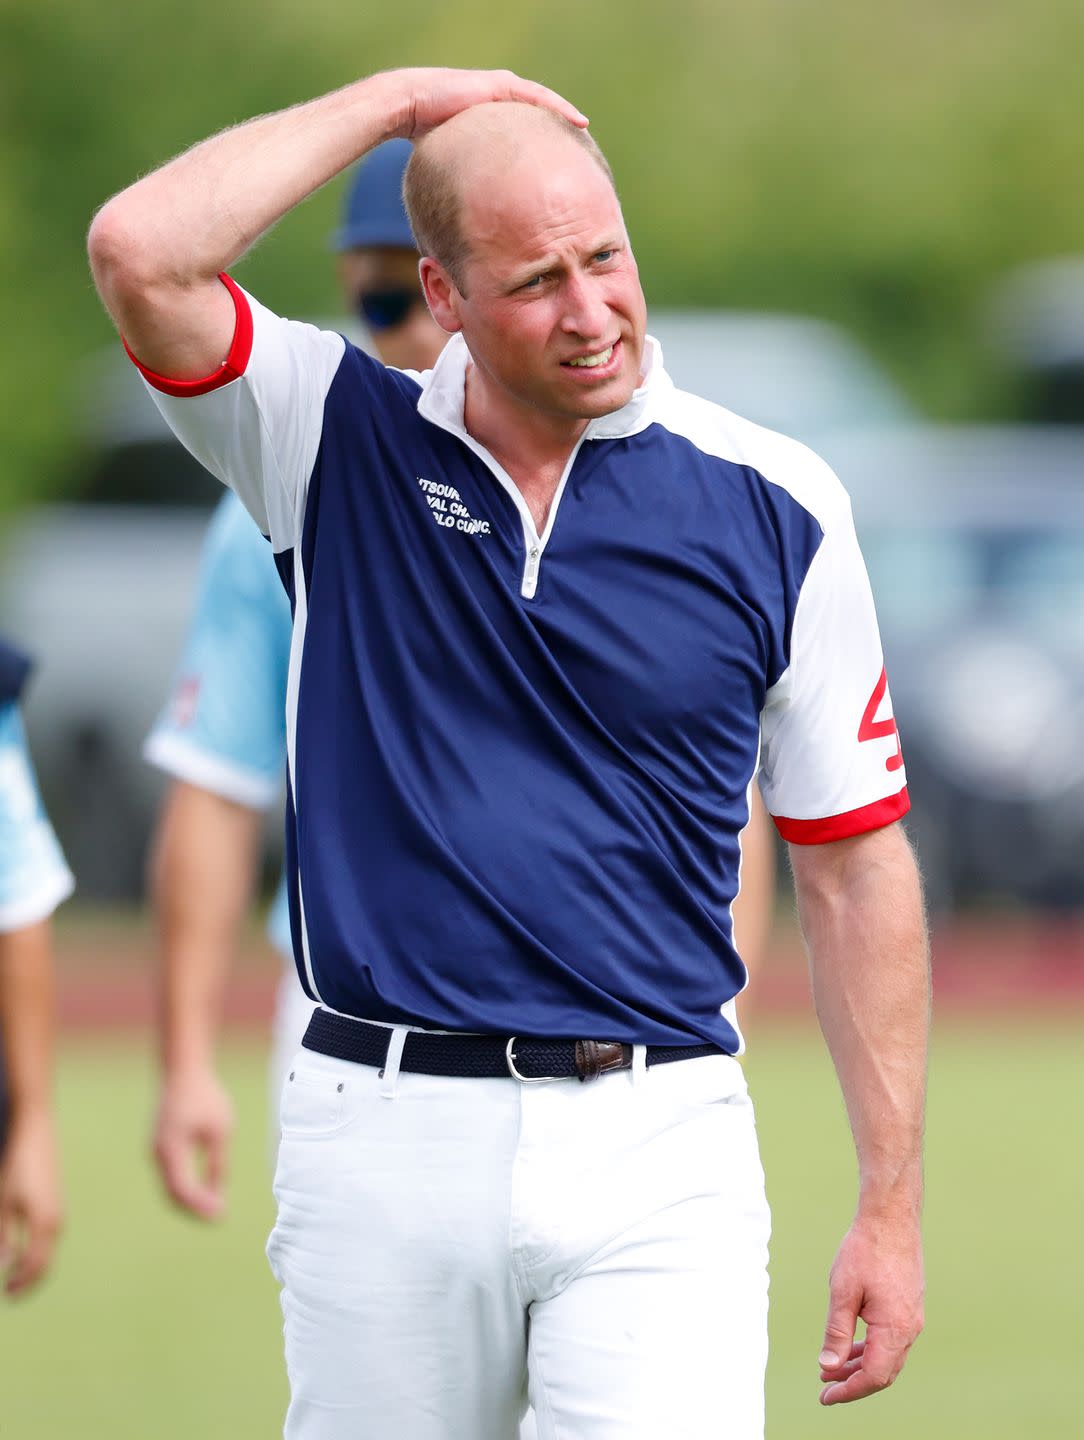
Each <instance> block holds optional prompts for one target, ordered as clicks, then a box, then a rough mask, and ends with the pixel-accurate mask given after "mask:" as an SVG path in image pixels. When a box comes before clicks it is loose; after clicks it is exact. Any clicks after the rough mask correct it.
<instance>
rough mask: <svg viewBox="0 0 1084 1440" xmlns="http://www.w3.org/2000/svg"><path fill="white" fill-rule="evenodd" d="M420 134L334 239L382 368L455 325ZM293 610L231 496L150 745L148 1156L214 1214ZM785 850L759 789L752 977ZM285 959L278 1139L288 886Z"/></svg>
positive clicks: (361, 177)
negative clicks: (237, 966) (424, 192)
mask: <svg viewBox="0 0 1084 1440" xmlns="http://www.w3.org/2000/svg"><path fill="white" fill-rule="evenodd" d="M410 151H411V145H410V142H409V141H407V140H390V141H388V142H386V143H385V144H384V145H381V146H379V147H378V148H377V149H376V150H374V151H372V152H371V153H370V154H369V155H367V156H366V157H365V159H364V160H363V161H362V162H361V163H360V164H359V165H358V166H357V168H356V170H355V172H354V174H353V176H352V178H351V181H350V184H349V186H348V188H347V192H346V196H345V204H344V210H343V216H342V225H341V226H340V228H339V229H338V230H337V231H336V232H335V234H334V236H333V237H332V243H333V245H334V248H335V250H336V251H337V270H338V276H339V282H340V286H341V291H342V297H343V302H344V305H345V307H346V308H347V310H349V311H351V312H353V313H356V314H357V315H358V317H359V318H360V320H361V321H362V323H363V324H364V326H365V328H366V331H367V333H368V335H369V337H370V340H371V342H372V346H373V349H374V350H375V352H376V354H377V355H378V356H379V358H380V359H381V360H382V361H383V362H384V364H386V365H393V366H395V367H396V368H398V369H404V370H417V371H422V370H429V369H431V368H432V366H433V365H434V364H435V362H436V359H437V356H438V355H439V354H440V352H441V350H442V349H443V346H444V344H445V341H446V340H447V338H448V337H447V335H446V334H445V332H444V331H443V330H441V329H440V327H439V326H438V325H437V324H436V322H435V321H434V319H433V318H432V316H431V315H430V313H429V309H428V307H427V305H426V303H425V297H424V295H423V293H422V289H421V285H420V283H419V280H418V259H419V256H418V253H417V250H416V249H415V245H414V237H413V235H412V234H411V230H410V222H409V220H408V219H407V215H406V211H405V209H404V208H403V201H402V193H401V192H402V179H403V171H404V170H405V168H406V163H407V160H408V159H409V157H410ZM290 630H291V620H290V607H289V603H288V601H287V598H286V593H285V591H284V590H283V587H282V582H281V580H280V578H279V575H278V572H277V571H276V569H275V562H274V556H273V555H272V552H271V547H270V545H269V544H268V542H267V540H266V539H265V538H264V537H263V536H262V535H261V534H260V532H259V530H258V529H257V527H256V526H255V524H254V523H253V521H252V520H251V518H250V517H249V515H248V512H247V511H246V510H245V509H244V507H243V505H242V504H241V502H240V501H239V500H238V499H237V497H236V496H235V495H234V494H233V493H232V492H228V493H227V494H226V495H225V496H224V498H223V499H222V501H221V502H220V504H219V507H218V510H217V512H216V514H215V518H214V520H213V521H212V524H211V527H210V530H209V532H208V536H207V541H206V544H205V548H204V555H203V560H202V565H201V571H200V578H199V586H198V592H197V598H196V604H195V610H194V616H193V621H192V625H191V628H190V632H189V637H188V641H187V645H186V648H185V652H184V655H183V658H182V660H181V663H180V666H179V669H178V674H177V680H176V684H175V687H174V692H173V695H172V697H171V699H170V701H169V703H168V704H167V706H166V707H165V709H164V710H163V712H162V715H161V716H160V718H159V720H158V722H157V723H156V725H155V727H154V730H153V731H152V732H151V734H150V736H149V737H148V739H147V744H146V749H145V754H146V757H147V759H148V760H149V761H150V762H151V763H152V764H153V765H155V766H157V767H158V768H159V769H161V770H162V771H164V772H165V773H166V774H167V775H169V776H170V777H171V784H170V786H169V789H168V791H167V793H166V796H165V799H164V802H163V805H162V809H161V813H160V817H159V822H158V827H157V833H156V837H155V843H154V850H153V861H152V867H151V893H152V903H153V907H154V912H155V917H156V922H157V927H158V935H159V951H160V957H161V962H160V963H161V979H160V997H159V1009H158V1020H159V1043H160V1061H161V1090H160V1096H159V1104H158V1112H157V1118H156V1123H155V1133H154V1154H155V1160H156V1163H157V1165H158V1169H159V1172H160V1174H161V1177H162V1180H163V1183H164V1184H165V1187H166V1189H167V1191H168V1193H169V1194H170V1196H171V1197H172V1198H173V1199H174V1200H175V1201H176V1202H177V1203H178V1204H180V1205H182V1206H183V1207H184V1208H185V1209H187V1210H190V1211H191V1212H192V1213H193V1214H195V1215H199V1216H201V1217H203V1218H205V1219H210V1218H213V1217H214V1216H216V1215H219V1214H220V1213H221V1211H222V1208H223V1205H224V1202H225V1179H226V1175H227V1171H228V1160H229V1146H230V1137H231V1135H232V1131H233V1111H232V1105H231V1103H230V1099H229V1096H228V1095H227V1093H226V1090H225V1087H224V1086H223V1085H222V1082H221V1080H220V1079H219V1077H218V1074H217V1071H216V1066H215V1058H214V1055H215V1038H216V1032H217V1028H218V1021H219V1015H220V1012H221V1006H222V995H223V989H224V985H225V981H226V976H227V974H228V971H229V967H230V963H231V960H232V957H233V956H234V955H235V954H236V951H237V947H238V942H239V938H240V931H241V926H242V924H243V922H244V919H245V916H246V914H247V913H248V910H249V907H250V905H251V902H252V897H253V890H254V886H255V880H256V876H257V874H258V868H259V859H260V840H261V832H262V815H263V812H264V811H265V810H266V809H267V808H268V807H269V806H270V805H272V804H273V803H274V802H275V800H276V799H277V797H278V795H279V791H280V788H281V782H282V775H283V770H284V765H285V757H286V675H287V668H288V664H289V653H290ZM774 883H775V847H774V842H773V838H772V834H771V830H770V825H769V821H768V816H767V812H766V811H765V809H764V804H763V801H762V800H761V799H760V796H759V793H758V792H757V791H756V790H755V789H754V791H753V792H752V807H751V818H750V823H749V826H748V829H747V831H746V834H745V836H744V837H743V844H742V867H741V890H740V893H739V895H738V898H737V900H736V901H735V905H734V925H735V934H736V936H737V939H738V942H739V946H740V950H741V954H742V957H743V959H744V960H745V962H746V965H747V967H748V968H749V969H750V970H751V971H755V970H756V969H757V968H759V964H760V957H761V954H762V951H763V949H764V945H765V943H766V938H767V934H768V931H769V928H770V924H771V909H772V899H773V894H774ZM268 933H269V936H270V939H271V943H272V944H273V946H274V947H275V949H276V951H277V952H278V953H279V954H280V955H281V956H282V958H283V962H284V969H283V976H282V980H281V982H280V984H279V988H278V995H277V1000H276V1007H275V1018H274V1027H273V1044H272V1054H271V1067H270V1096H271V1109H272V1133H273V1135H274V1137H275V1140H276V1142H277V1136H278V1103H279V1097H280V1095H281V1093H282V1084H283V1081H284V1079H285V1076H286V1072H287V1069H288V1067H289V1063H290V1059H291V1057H292V1056H293V1054H294V1052H295V1050H296V1049H297V1046H298V1044H299V1043H300V1039H301V1036H302V1034H303V1033H304V1030H305V1026H306V1024H307V1023H308V1019H309V1016H310V1014H311V1013H312V1002H311V1001H309V1000H308V999H307V997H306V996H305V994H304V992H303V991H302V989H301V986H300V984H299V983H298V979H297V971H296V967H295V965H294V960H293V947H292V942H291V937H290V918H289V911H288V906H287V897H286V890H285V886H284V884H282V883H280V885H279V887H278V890H277V892H276V895H275V899H274V901H273V903H272V907H271V913H270V916H269V921H268Z"/></svg>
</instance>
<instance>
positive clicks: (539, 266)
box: [507, 238, 625, 290]
mask: <svg viewBox="0 0 1084 1440" xmlns="http://www.w3.org/2000/svg"><path fill="white" fill-rule="evenodd" d="M624 243H625V242H624V240H623V239H616V238H607V239H603V240H600V241H597V242H596V243H594V244H592V245H591V246H590V248H589V249H587V250H586V251H585V252H584V254H585V256H586V258H587V259H591V258H592V257H593V256H595V255H598V254H599V253H600V252H601V251H603V250H620V249H621V248H622V246H623V245H624ZM562 264H563V262H562V260H561V257H560V256H559V255H552V254H551V255H542V256H540V257H539V258H538V259H537V260H535V261H533V262H532V263H531V264H530V265H522V266H520V268H519V269H518V270H516V271H514V272H513V273H512V274H511V275H510V276H509V277H508V281H507V284H508V288H509V289H510V290H516V289H518V288H519V286H520V285H523V284H525V283H526V282H527V281H528V280H531V279H533V278H534V276H535V275H548V274H549V273H550V271H551V270H557V269H559V268H560V267H561V265H562Z"/></svg>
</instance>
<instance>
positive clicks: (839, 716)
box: [760, 491, 910, 845]
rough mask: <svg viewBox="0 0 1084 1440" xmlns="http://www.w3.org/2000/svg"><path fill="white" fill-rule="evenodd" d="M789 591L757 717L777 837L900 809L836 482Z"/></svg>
mask: <svg viewBox="0 0 1084 1440" xmlns="http://www.w3.org/2000/svg"><path fill="white" fill-rule="evenodd" d="M830 509H831V514H830V516H828V517H824V518H822V524H823V525H824V527H825V533H824V539H823V540H822V542H821V544H820V547H819V548H818V550H817V553H816V555H815V556H814V557H813V560H812V562H811V563H810V566H809V569H808V571H807V573H806V577H805V580H804V583H803V585H802V588H801V592H800V594H799V596H798V601H797V606H796V609H795V615H794V622H793V627H792V631H791V644H790V664H789V666H788V668H787V670H786V671H785V672H784V673H783V675H781V676H780V678H779V680H778V681H777V682H776V684H775V685H773V686H772V688H771V690H769V692H768V696H767V702H766V704H765V707H764V712H763V715H762V717H761V762H762V764H761V772H760V786H761V790H762V792H763V795H764V800H765V803H766V805H767V807H768V811H769V813H770V814H771V815H772V818H773V819H774V820H775V823H776V826H777V828H778V830H779V833H780V834H781V835H782V837H783V838H784V840H788V841H791V842H792V843H796V844H799V845H817V844H822V843H824V842H825V841H828V840H842V839H845V838H847V837H848V836H851V835H860V834H862V833H863V832H864V831H867V830H876V829H879V828H880V827H881V826H883V825H889V824H891V823H892V821H894V820H898V819H899V818H900V816H902V815H904V814H906V812H907V810H908V808H909V805H910V802H909V800H908V798H907V778H906V775H905V773H904V769H903V754H902V752H901V750H900V743H899V736H898V734H897V731H896V722H895V720H894V719H893V717H892V701H891V698H890V696H889V693H888V682H887V678H886V675H885V668H884V659H883V657H882V653H881V640H880V635H879V634H878V630H877V616H876V613H875V611H874V607H873V595H872V593H871V591H870V584H869V579H868V577H867V575H866V567H865V563H864V562H863V560H862V554H861V551H860V550H859V548H858V540H857V538H856V536H855V533H854V522H853V520H852V518H851V512H850V505H849V503H848V502H847V500H846V497H845V496H844V495H843V492H842V491H840V492H839V496H838V501H837V502H835V503H833V504H832V505H831V507H830Z"/></svg>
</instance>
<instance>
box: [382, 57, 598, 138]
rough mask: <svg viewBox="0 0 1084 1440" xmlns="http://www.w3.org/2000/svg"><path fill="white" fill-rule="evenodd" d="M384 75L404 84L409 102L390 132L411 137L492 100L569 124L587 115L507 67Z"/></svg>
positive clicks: (583, 124)
mask: <svg viewBox="0 0 1084 1440" xmlns="http://www.w3.org/2000/svg"><path fill="white" fill-rule="evenodd" d="M388 78H389V79H394V81H396V82H398V83H400V84H402V85H404V86H405V88H406V90H407V92H408V94H409V105H408V107H407V108H406V110H405V111H404V112H403V115H402V118H401V120H400V122H399V124H398V125H397V127H396V129H395V130H394V131H393V132H392V133H394V134H396V135H404V136H406V137H407V138H408V139H412V140H416V139H418V138H419V136H421V135H424V134H425V133H426V132H427V131H429V130H433V129H435V128H436V127H437V126H438V125H443V124H444V122H445V121H446V120H450V119H451V118H452V116H453V115H458V114H459V113H460V111H462V110H469V109H470V108H471V106H473V105H484V104H486V103H487V102H489V101H492V100H520V101H523V102H525V103H526V104H528V105H540V106H542V108H543V109H546V110H552V111H553V112H554V113H555V114H557V115H560V116H562V117H563V118H564V119H565V120H568V121H570V122H571V123H572V124H573V125H578V126H580V127H582V128H586V126H587V124H588V120H587V116H586V115H584V114H582V113H581V112H580V111H579V110H577V108H576V107H575V105H572V104H570V103H569V101H567V100H565V99H564V98H563V97H562V96H560V95H558V94H557V93H556V91H554V90H550V89H549V88H548V86H545V85H539V84H537V83H536V82H535V81H533V80H524V79H522V78H521V77H520V76H519V75H515V74H513V72H512V71H511V70H441V69H418V70H406V71H403V70H400V71H396V72H393V75H392V76H389V77H388Z"/></svg>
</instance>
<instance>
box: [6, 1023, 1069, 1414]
mask: <svg viewBox="0 0 1084 1440" xmlns="http://www.w3.org/2000/svg"><path fill="white" fill-rule="evenodd" d="M1076 1019H1077V1021H1078V1020H1079V1017H1076ZM749 1030H750V1051H751V1056H750V1060H749V1072H750V1078H751V1082H752V1086H753V1093H754V1095H755V1097H756V1098H757V1100H758V1105H759V1113H760V1129H761V1138H762V1144H763V1149H764V1156H765V1165H766V1168H767V1171H768V1180H769V1192H770V1196H771V1199H772V1204H773V1209H774V1214H775V1241H774V1267H773V1306H774V1319H773V1346H774V1349H773V1356H772V1361H771V1368H770V1372H769V1387H768V1388H769V1394H768V1403H769V1411H768V1414H769V1421H768V1435H769V1437H772V1440H782V1437H786V1440H804V1437H806V1436H809V1437H815V1436H822V1435H823V1436H829V1435H832V1436H849V1435H859V1434H861V1435H863V1436H866V1437H868V1436H875V1437H877V1440H896V1437H900V1440H903V1437H907V1440H914V1437H916V1436H920V1437H921V1440H972V1437H982V1440H1001V1437H1005V1440H1008V1437H1010V1436H1011V1437H1014V1440H1015V1437H1016V1436H1018V1435H1019V1434H1020V1433H1022V1432H1024V1433H1028V1434H1033V1435H1039V1436H1043V1437H1044V1440H1069V1437H1072V1436H1076V1435H1078V1434H1080V1433H1081V1432H1080V1424H1081V1418H1080V1417H1081V1415H1082V1414H1084V1367H1081V1365H1080V1363H1079V1358H1078V1350H1079V1342H1080V1337H1081V1335H1082V1334H1084V1301H1082V1288H1081V1278H1080V1277H1081V1264H1080V1220H1081V1216H1082V1215H1084V1167H1082V1166H1081V1160H1080V1141H1079V1120H1078V1118H1077V1114H1076V1101H1077V1097H1079V1095H1080V1094H1081V1090H1082V1080H1084V1046H1082V1045H1081V1043H1080V1036H1079V1027H1078V1024H1076V1025H1074V1024H1073V1023H1072V1017H1067V1020H1066V1023H1064V1024H1055V1023H1049V1024H1045V1025H1042V1024H1039V1023H1038V1022H1033V1021H1031V1022H1027V1023H1026V1026H1025V1029H1024V1031H1023V1033H1022V1035H1020V1036H1019V1037H1017V1038H1016V1039H1015V1041H1014V1040H1013V1039H1012V1036H1011V1032H1010V1029H1009V1027H1008V1026H1007V1025H1006V1024H1001V1025H999V1026H996V1027H992V1026H987V1025H982V1026H980V1025H979V1024H977V1023H976V1024H973V1025H969V1026H961V1025H958V1024H948V1023H946V1024H943V1025H942V1026H941V1027H940V1029H939V1032H938V1035H937V1039H936V1046H935V1052H934V1061H933V1073H932V1092H931V1113H930V1133H929V1151H928V1154H929V1167H928V1168H929V1205H928V1212H927V1215H928V1225H927V1230H928V1242H929V1243H928V1261H929V1305H928V1324H927V1331H926V1334H925V1336H924V1337H923V1339H922V1340H921V1341H920V1343H919V1345H918V1347H917V1348H916V1350H915V1352H914V1354H913V1355H912V1357H911V1361H910V1363H909V1366H908V1370H907V1372H906V1373H905V1375H904V1376H903V1378H902V1379H901V1381H900V1383H899V1385H898V1386H897V1387H896V1388H895V1389H894V1390H892V1391H890V1392H889V1393H888V1394H887V1395H883V1396H879V1397H877V1398H875V1399H872V1400H869V1401H866V1402H864V1404H862V1405H860V1406H858V1407H854V1408H851V1409H847V1410H842V1409H837V1410H834V1411H829V1412H825V1411H821V1410H820V1408H819V1407H818V1406H817V1404H816V1395H817V1389H818V1384H817V1373H816V1355H817V1351H818V1348H819V1342H820V1337H821V1325H822V1323H823V1309H824V1296H825V1276H826V1273H827V1268H828V1265H829V1262H830V1260H831V1256H832V1253H833V1250H834V1247H835V1245H836V1243H837V1241H838V1238H839V1236H840V1234H841V1233H842V1230H843V1228H844V1227H845V1225H846V1222H847V1218H848V1213H849V1208H850V1205H851V1203H852V1187H853V1162H852V1160H851V1158H850V1152H849V1140H848V1137H847V1133H846V1127H845V1121H844V1118H843V1113H842V1106H841V1102H840V1100H839V1098H838V1094H837V1092H836V1090H835V1087H834V1079H833V1076H832V1072H831V1069H830V1066H829V1064H828V1061H827V1059H826V1057H825V1055H824V1052H823V1050H822V1048H821V1046H820V1044H819V1041H818V1039H817V1037H816V1035H815V1033H814V1032H813V1030H812V1028H811V1026H810V1025H808V1024H806V1023H804V1022H799V1021H795V1022H792V1023H788V1024H781V1023H777V1022H774V1021H769V1020H768V1019H767V1017H765V1018H763V1019H759V1018H758V1017H757V1016H755V1015H754V1017H753V1021H752V1023H751V1024H750V1026H749ZM226 1072H227V1078H228V1081H229V1083H230V1085H231V1087H232V1089H233V1092H234V1095H235V1098H236V1102H237V1107H238V1114H239V1118H240V1136H239V1140H238V1148H237V1154H236V1161H235V1166H234V1175H233V1184H232V1204H231V1209H230V1214H229V1217H228V1219H227V1220H226V1221H225V1222H224V1223H222V1224H221V1225H220V1226H218V1227H214V1228H207V1227H202V1226H199V1225H197V1224H196V1223H195V1222H191V1221H188V1220H186V1219H184V1218H183V1217H181V1216H179V1215H177V1214H176V1213H174V1212H172V1211H170V1210H168V1209H167V1208H166V1206H165V1205H164V1204H163V1203H162V1202H161V1201H160V1199H159V1196H158V1192H157V1188H156V1184H155V1181H154V1177H153V1175H152V1173H151V1170H150V1166H149V1163H148V1162H147V1160H146V1158H145V1157H146V1145H145V1137H146V1134H147V1131H148V1126H149V1119H150V1109H151V1100H152V1089H151V1084H152V1069H151V1064H150V1061H149V1058H148V1056H147V1054H146V1052H145V1050H144V1049H143V1048H141V1047H139V1046H137V1044H135V1043H134V1042H131V1041H114V1042H109V1043H107V1042H104V1041H95V1042H90V1041H87V1042H80V1043H71V1044H69V1045H68V1046H67V1047H66V1056H65V1059H64V1062H63V1065H62V1069H61V1077H60V1081H61V1083H60V1105H61V1112H62V1124H63V1135H64V1147H65V1165H66V1178H67V1185H68V1198H69V1224H68V1231H67V1234H66V1237H65V1240H64V1244H63V1248H62V1251H61V1254H60V1256H59V1260H58V1264H57V1267H56V1271H55V1274H54V1276H53V1277H52V1279H51V1281H50V1283H49V1284H48V1285H47V1287H46V1288H45V1289H44V1290H43V1291H42V1292H41V1293H40V1294H39V1295H37V1296H35V1297H33V1298H32V1299H30V1300H28V1301H25V1302H23V1303H22V1304H20V1305H18V1306H15V1305H11V1306H8V1305H5V1306H3V1307H2V1308H0V1437H3V1440H61V1437H64V1440H67V1437H70V1436H76V1435H78V1436H79V1437H80V1440H136V1437H138V1440H147V1437H152V1436H153V1437H155V1440H195V1437H199V1440H255V1437H273V1436H275V1435H277V1434H280V1433H281V1417H282V1412H283V1408H284V1405H285V1396H286V1387H285V1380H284V1377H283V1367H282V1360H281V1344H280V1333H279V1331H280V1324H279V1311H278V1304H277V1299H276V1294H275V1288H274V1285H273V1282H272V1281H271V1278H270V1276H269V1274H268V1272H267V1269H266V1264H265V1261H264V1257H263V1242H264V1238H265V1235H266V1233H267V1230H268V1228H269V1225H270V1221H271V1201H270V1198H269V1195H268V1188H269V1187H268V1182H267V1175H266V1128H265V1119H266V1102H265V1095H264V1069H263V1055H262V1052H261V1051H260V1050H259V1049H258V1048H257V1047H256V1046H255V1045H253V1044H245V1043H240V1042H238V1043H235V1044H233V1045H232V1046H231V1047H230V1048H229V1050H228V1053H227V1057H226ZM720 1408H721V1413H722V1412H723V1411H725V1399H724V1398H723V1397H720ZM719 1433H720V1436H721V1437H722V1436H723V1435H724V1433H725V1432H724V1430H722V1429H720V1432H719ZM478 1440H485V1437H481V1436H479V1437H478Z"/></svg>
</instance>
